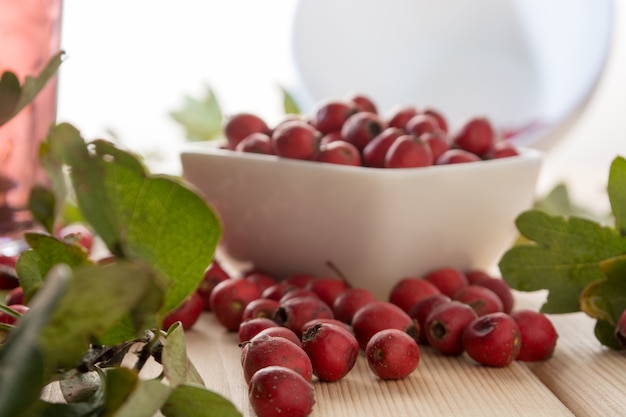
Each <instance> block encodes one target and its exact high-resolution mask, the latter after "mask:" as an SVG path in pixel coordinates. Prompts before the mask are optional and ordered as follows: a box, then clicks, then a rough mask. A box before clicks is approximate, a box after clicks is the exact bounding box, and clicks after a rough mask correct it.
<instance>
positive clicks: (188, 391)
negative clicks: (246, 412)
mask: <svg viewBox="0 0 626 417" xmlns="http://www.w3.org/2000/svg"><path fill="white" fill-rule="evenodd" d="M161 412H162V413H163V415H164V416H166V417H188V416H194V417H240V416H241V415H242V414H241V412H239V410H237V408H236V407H235V406H234V405H233V404H232V403H231V402H230V401H228V400H227V399H225V398H224V397H222V396H221V395H219V394H217V393H215V392H211V391H208V390H206V389H204V388H203V387H198V386H194V385H179V386H178V387H176V389H175V390H174V391H173V392H172V393H171V394H170V396H169V397H168V399H167V401H166V403H165V405H164V406H163V408H161Z"/></svg>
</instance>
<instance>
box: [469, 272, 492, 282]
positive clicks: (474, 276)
mask: <svg viewBox="0 0 626 417" xmlns="http://www.w3.org/2000/svg"><path fill="white" fill-rule="evenodd" d="M465 277H467V282H468V283H469V284H478V283H479V282H480V281H482V280H483V279H485V278H491V275H489V274H488V273H487V272H485V271H483V270H482V269H472V270H469V271H465Z"/></svg>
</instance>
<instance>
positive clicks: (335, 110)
mask: <svg viewBox="0 0 626 417" xmlns="http://www.w3.org/2000/svg"><path fill="white" fill-rule="evenodd" d="M356 112H357V107H356V105H355V104H354V103H352V102H350V101H348V100H336V99H333V100H327V101H324V102H322V103H320V104H319V105H318V107H317V109H316V110H315V111H314V114H313V117H312V119H311V124H312V125H313V127H315V129H317V130H318V131H319V132H321V133H322V134H323V135H326V134H329V133H332V132H337V131H341V127H342V126H343V124H344V123H345V121H346V120H347V119H348V118H349V117H350V116H352V115H353V114H354V113H356Z"/></svg>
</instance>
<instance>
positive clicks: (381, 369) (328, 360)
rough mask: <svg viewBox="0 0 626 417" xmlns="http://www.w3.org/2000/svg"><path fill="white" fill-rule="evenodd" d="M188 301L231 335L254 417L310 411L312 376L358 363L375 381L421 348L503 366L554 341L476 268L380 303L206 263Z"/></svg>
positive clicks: (331, 280) (339, 375) (333, 283)
mask: <svg viewBox="0 0 626 417" xmlns="http://www.w3.org/2000/svg"><path fill="white" fill-rule="evenodd" d="M335 270H336V269H335ZM338 275H339V276H340V277H341V276H342V274H341V273H338ZM192 298H194V299H195V301H194V302H193V303H194V304H196V305H197V307H196V311H198V310H203V311H210V312H212V314H213V315H214V317H215V319H216V321H217V323H219V324H220V325H221V326H222V327H223V328H224V329H226V330H227V331H229V332H237V335H238V340H239V342H240V345H239V346H240V347H241V366H242V369H243V376H244V379H245V382H246V383H247V384H248V390H249V400H250V404H251V406H252V408H253V409H254V410H255V412H256V413H257V415H259V416H261V417H264V416H274V415H278V414H276V412H277V410H278V411H280V413H282V415H303V416H304V415H308V413H310V412H311V410H312V407H313V405H314V402H315V397H314V386H313V384H312V382H313V380H314V378H317V380H319V381H325V382H334V381H339V380H341V379H343V378H344V377H346V376H347V375H348V374H349V373H350V371H351V370H352V369H353V368H354V366H355V365H356V363H357V360H359V358H360V357H362V358H364V359H361V360H365V361H366V362H367V365H368V368H369V369H370V370H371V371H372V373H373V375H374V376H375V377H377V378H380V379H383V380H389V379H401V378H406V377H408V376H410V375H411V374H412V373H413V372H414V371H415V370H416V369H417V368H418V365H419V362H420V349H425V348H427V349H432V350H433V351H435V352H438V353H439V354H442V355H445V356H454V357H457V356H461V355H463V354H464V353H465V354H466V355H465V357H466V358H467V359H468V360H469V361H472V362H474V363H476V364H480V365H485V366H491V367H503V366H507V365H508V364H510V363H511V362H512V361H514V360H518V361H540V360H545V359H547V358H549V357H550V356H551V355H552V353H553V351H554V349H555V346H556V342H557V338H558V334H557V332H556V330H555V328H554V326H553V325H552V323H551V321H550V320H549V318H548V317H547V316H545V315H544V314H542V313H540V312H537V311H533V310H528V309H519V310H514V308H513V307H514V299H513V294H512V292H511V289H510V287H509V286H508V285H507V283H506V282H505V281H504V280H502V279H501V278H499V277H494V276H491V275H490V274H488V273H486V272H485V271H482V270H471V271H461V270H459V269H457V268H454V267H443V268H438V269H434V270H432V271H430V272H429V273H427V274H425V275H423V276H419V277H417V276H416V277H404V278H402V279H399V280H398V281H397V282H396V283H395V285H394V286H393V288H392V290H391V292H390V293H389V296H388V298H387V299H386V300H381V299H378V298H377V297H375V296H374V294H373V293H372V292H370V291H369V290H367V289H365V288H361V287H354V286H351V285H350V284H349V283H348V281H347V280H346V279H343V278H336V277H326V276H313V275H310V274H305V273H298V274H293V275H291V276H289V277H287V278H286V279H283V280H277V279H275V278H274V277H273V276H271V275H269V274H267V273H265V272H262V271H258V270H253V271H250V272H246V273H244V274H243V275H241V276H237V277H233V276H231V275H229V274H228V273H227V272H226V271H225V270H224V268H222V266H221V265H220V264H219V262H218V261H217V260H214V261H213V262H212V264H211V265H210V266H209V268H208V269H207V271H206V273H205V276H204V279H203V281H202V283H201V284H200V286H199V287H198V290H197V291H196V293H195V294H194V296H193V297H192ZM184 309H185V306H184V305H183V307H181V311H183V310H184ZM197 314H198V315H199V313H197ZM177 319H179V320H183V319H184V317H183V316H179V317H177ZM194 321H195V319H194V320H192V321H191V322H188V323H187V325H186V327H187V328H189V327H190V326H192V325H193V322H194ZM277 381H280V382H277Z"/></svg>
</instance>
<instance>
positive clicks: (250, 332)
mask: <svg viewBox="0 0 626 417" xmlns="http://www.w3.org/2000/svg"><path fill="white" fill-rule="evenodd" d="M270 327H279V326H278V323H276V322H275V321H274V320H272V319H269V318H267V317H257V318H254V319H248V320H244V321H242V322H241V324H240V325H239V330H238V336H239V343H243V342H247V341H249V340H250V339H252V338H253V337H254V336H256V335H257V334H259V333H260V332H261V331H262V330H265V329H268V328H270Z"/></svg>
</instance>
